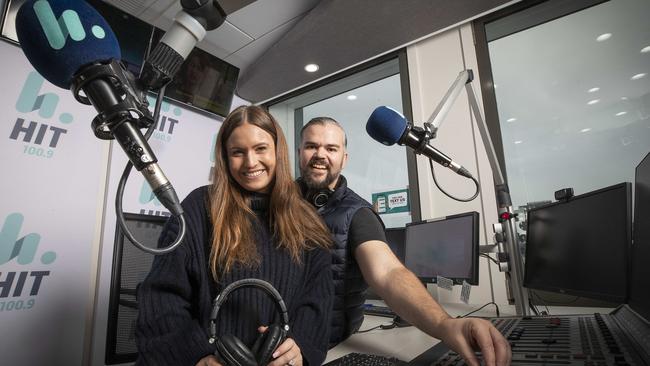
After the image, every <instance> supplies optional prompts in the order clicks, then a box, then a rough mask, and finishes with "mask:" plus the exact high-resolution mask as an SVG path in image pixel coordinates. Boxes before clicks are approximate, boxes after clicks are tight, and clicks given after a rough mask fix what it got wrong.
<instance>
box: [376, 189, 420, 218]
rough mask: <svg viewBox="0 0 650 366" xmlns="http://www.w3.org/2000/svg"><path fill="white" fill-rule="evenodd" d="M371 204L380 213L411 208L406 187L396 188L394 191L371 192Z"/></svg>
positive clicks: (404, 210)
mask: <svg viewBox="0 0 650 366" xmlns="http://www.w3.org/2000/svg"><path fill="white" fill-rule="evenodd" d="M372 206H373V207H374V208H375V210H376V211H377V213H378V214H380V215H383V214H392V213H397V212H409V211H410V210H411V206H410V204H409V191H408V189H398V190H396V191H388V192H379V193H373V194H372Z"/></svg>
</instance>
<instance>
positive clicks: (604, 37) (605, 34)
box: [596, 33, 612, 42]
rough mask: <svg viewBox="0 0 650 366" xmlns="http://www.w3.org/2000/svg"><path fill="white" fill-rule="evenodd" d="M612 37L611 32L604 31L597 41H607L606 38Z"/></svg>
mask: <svg viewBox="0 0 650 366" xmlns="http://www.w3.org/2000/svg"><path fill="white" fill-rule="evenodd" d="M610 38H612V34H611V33H603V34H601V35H599V36H598V37H596V41H598V42H602V41H606V40H608V39H610Z"/></svg>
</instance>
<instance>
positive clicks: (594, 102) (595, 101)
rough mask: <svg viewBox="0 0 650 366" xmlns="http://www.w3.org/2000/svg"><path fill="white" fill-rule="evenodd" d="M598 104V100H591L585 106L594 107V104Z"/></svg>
mask: <svg viewBox="0 0 650 366" xmlns="http://www.w3.org/2000/svg"><path fill="white" fill-rule="evenodd" d="M598 102H600V99H593V100H590V101H588V102H587V104H589V105H594V104H596V103H598Z"/></svg>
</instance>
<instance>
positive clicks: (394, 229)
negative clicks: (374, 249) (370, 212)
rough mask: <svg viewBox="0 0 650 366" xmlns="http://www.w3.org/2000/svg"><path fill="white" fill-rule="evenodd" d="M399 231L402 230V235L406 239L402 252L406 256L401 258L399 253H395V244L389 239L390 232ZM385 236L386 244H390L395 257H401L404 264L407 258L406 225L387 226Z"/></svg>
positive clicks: (403, 241) (403, 242)
mask: <svg viewBox="0 0 650 366" xmlns="http://www.w3.org/2000/svg"><path fill="white" fill-rule="evenodd" d="M399 231H401V232H402V236H403V237H404V240H402V243H401V244H402V252H403V253H404V258H400V257H399V256H398V255H397V253H395V251H394V250H393V246H392V245H391V243H390V242H389V240H388V233H389V232H399ZM384 236H385V237H386V244H388V247H389V248H390V250H391V252H393V254H395V257H397V259H399V260H400V262H402V264H403V263H404V261H405V260H406V226H403V227H390V228H386V229H384Z"/></svg>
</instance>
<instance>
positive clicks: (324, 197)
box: [298, 178, 334, 209]
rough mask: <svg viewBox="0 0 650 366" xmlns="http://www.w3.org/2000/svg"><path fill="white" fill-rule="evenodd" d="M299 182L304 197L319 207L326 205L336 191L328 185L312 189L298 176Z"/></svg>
mask: <svg viewBox="0 0 650 366" xmlns="http://www.w3.org/2000/svg"><path fill="white" fill-rule="evenodd" d="M298 184H299V185H300V191H301V192H302V196H303V198H304V199H305V200H307V202H309V203H311V204H312V205H313V206H314V207H316V208H317V209H319V208H321V207H323V206H325V205H326V204H327V202H328V201H329V199H330V196H331V195H332V194H333V193H334V191H333V190H331V189H329V188H327V187H325V188H320V189H311V188H309V187H308V186H307V183H305V181H304V180H303V179H302V178H298Z"/></svg>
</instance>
